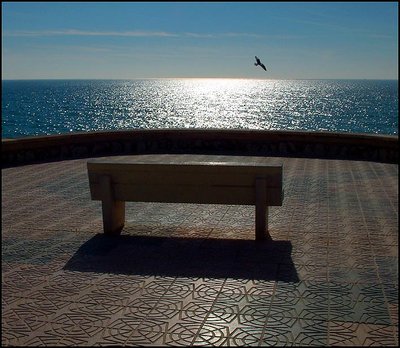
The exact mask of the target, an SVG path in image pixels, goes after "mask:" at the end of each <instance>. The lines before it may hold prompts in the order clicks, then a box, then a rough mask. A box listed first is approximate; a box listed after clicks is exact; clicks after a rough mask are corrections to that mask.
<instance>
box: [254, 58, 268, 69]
mask: <svg viewBox="0 0 400 348" xmlns="http://www.w3.org/2000/svg"><path fill="white" fill-rule="evenodd" d="M254 65H255V66H257V65H259V66H261V67H262V68H263V69H264V70H265V71H267V68H266V67H265V65H264V64H263V63H261V61H260V59H259V58H258V57H257V56H256V63H254Z"/></svg>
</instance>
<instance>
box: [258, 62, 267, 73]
mask: <svg viewBox="0 0 400 348" xmlns="http://www.w3.org/2000/svg"><path fill="white" fill-rule="evenodd" d="M260 65H261V67H262V68H263V69H264V70H265V71H267V68H266V67H265V65H264V64H263V63H260Z"/></svg>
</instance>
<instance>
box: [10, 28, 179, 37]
mask: <svg viewBox="0 0 400 348" xmlns="http://www.w3.org/2000/svg"><path fill="white" fill-rule="evenodd" d="M57 35H60V36H127V37H169V36H177V35H176V34H172V33H168V32H164V31H84V30H75V29H68V30H43V31H14V32H8V33H4V36H21V37H24V36H25V37H32V36H33V37H34V36H57Z"/></svg>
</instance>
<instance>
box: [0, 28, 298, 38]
mask: <svg viewBox="0 0 400 348" xmlns="http://www.w3.org/2000/svg"><path fill="white" fill-rule="evenodd" d="M3 36H12V37H43V36H122V37H181V38H185V37H186V38H195V39H219V38H255V39H300V38H304V36H299V35H261V34H255V33H238V32H228V33H193V32H185V33H170V32H165V31H85V30H76V29H66V30H42V31H31V30H25V31H12V32H4V33H3Z"/></svg>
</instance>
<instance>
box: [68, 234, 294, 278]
mask: <svg viewBox="0 0 400 348" xmlns="http://www.w3.org/2000/svg"><path fill="white" fill-rule="evenodd" d="M291 251H292V245H291V243H290V242H289V241H265V242H264V241H263V242H256V241H254V240H238V239H210V238H177V237H150V236H132V235H121V236H117V237H115V236H107V235H104V234H103V233H101V234H97V235H95V236H94V237H93V238H91V239H90V240H88V241H87V242H86V243H84V244H83V245H82V246H81V247H80V248H79V249H78V250H77V252H76V253H75V254H74V255H73V256H72V258H71V259H70V260H69V261H68V262H67V263H66V265H65V266H64V268H63V269H64V270H69V271H80V272H100V273H114V274H135V275H153V276H168V277H196V278H197V277H202V278H236V279H258V280H280V281H287V282H298V281H299V278H298V276H297V272H296V269H295V267H294V264H293V261H292V259H291Z"/></svg>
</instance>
